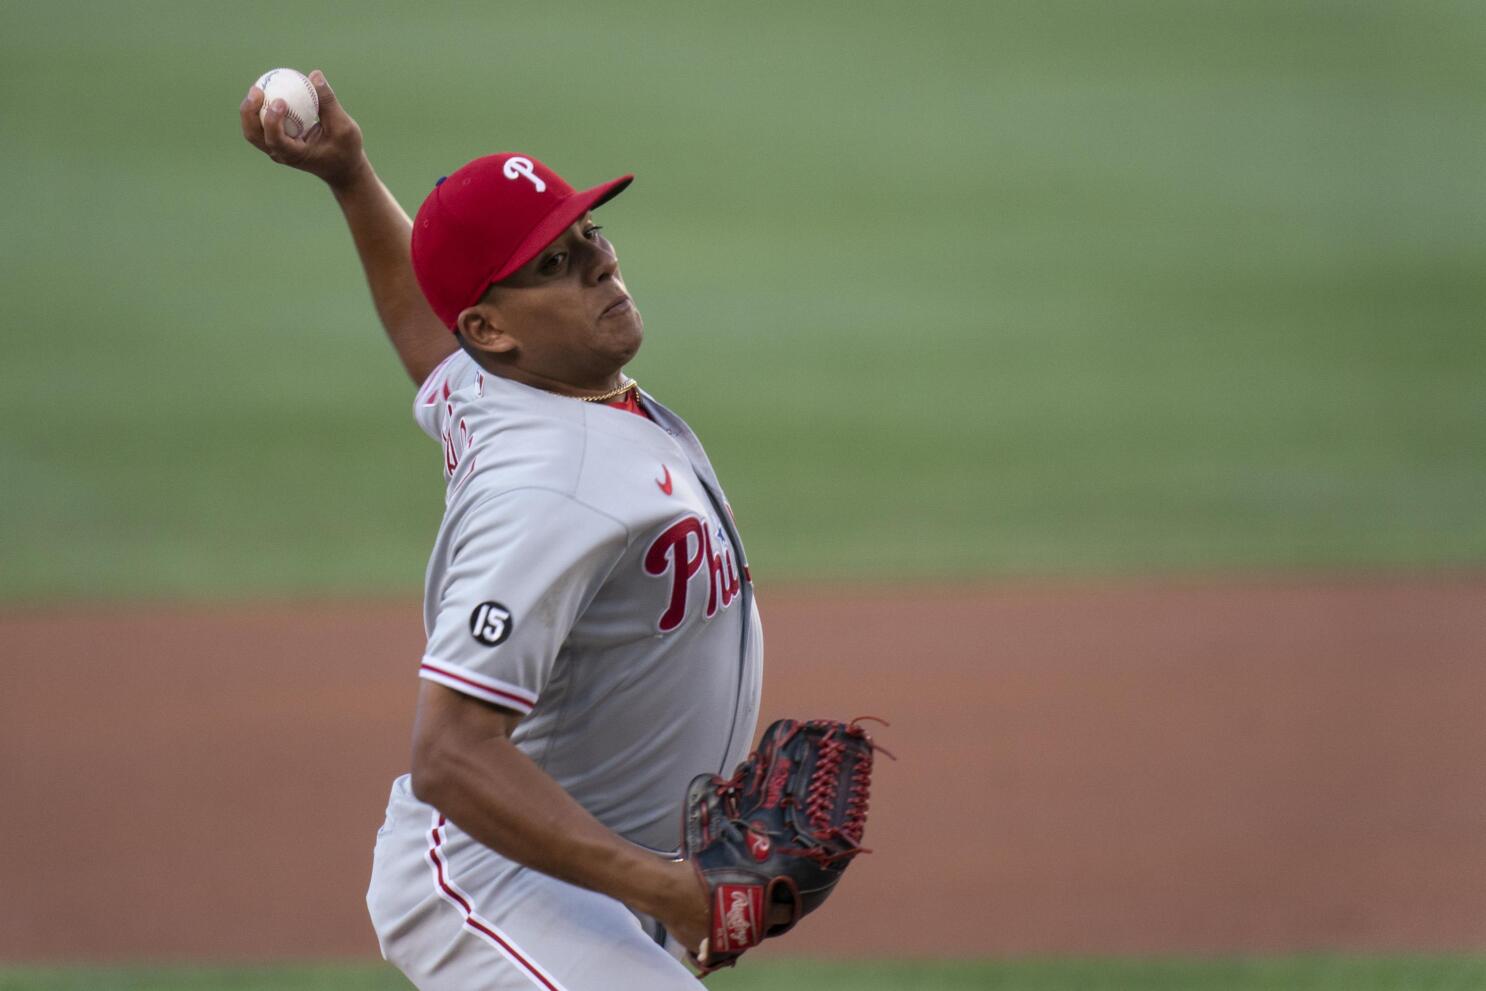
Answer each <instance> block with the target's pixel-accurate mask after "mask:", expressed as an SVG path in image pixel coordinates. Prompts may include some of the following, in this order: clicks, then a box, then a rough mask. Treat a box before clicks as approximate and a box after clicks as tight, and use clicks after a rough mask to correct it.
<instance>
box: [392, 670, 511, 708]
mask: <svg viewBox="0 0 1486 991" xmlns="http://www.w3.org/2000/svg"><path fill="white" fill-rule="evenodd" d="M418 670H419V671H432V672H433V673H434V674H436V675H438V676H439V677H441V678H449V679H452V680H454V681H458V682H462V683H463V684H466V685H469V686H470V687H471V688H478V689H479V690H480V691H482V692H489V693H490V694H491V695H499V696H500V697H501V698H506V699H510V700H511V701H512V702H515V703H516V705H517V706H518V707H519V708H520V709H521V711H522V712H530V711H531V709H532V707H533V706H534V705H536V704H537V703H536V700H535V699H525V698H522V697H521V696H520V695H517V694H516V693H515V692H508V691H505V690H504V689H500V688H491V687H490V686H489V685H482V684H480V683H479V682H478V681H475V680H474V679H473V678H466V677H465V676H464V675H462V674H455V673H454V672H453V671H449V670H446V669H444V668H441V667H436V666H435V665H432V664H429V663H428V662H427V661H424V662H423V663H422V664H420V665H418Z"/></svg>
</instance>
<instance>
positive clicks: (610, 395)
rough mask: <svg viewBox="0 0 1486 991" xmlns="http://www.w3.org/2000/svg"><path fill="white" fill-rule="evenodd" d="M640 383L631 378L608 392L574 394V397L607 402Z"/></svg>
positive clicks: (592, 401)
mask: <svg viewBox="0 0 1486 991" xmlns="http://www.w3.org/2000/svg"><path fill="white" fill-rule="evenodd" d="M639 384H640V383H638V382H636V381H635V380H634V379H630V380H629V381H628V382H626V383H624V385H621V386H620V387H619V388H617V389H610V390H609V391H608V392H606V393H604V394H603V395H601V396H574V397H573V398H574V399H581V400H583V402H585V403H606V402H608V401H609V400H611V399H617V398H618V397H620V396H622V395H624V394H625V393H626V392H629V391H630V390H631V389H633V388H634V387H635V386H637V385H639Z"/></svg>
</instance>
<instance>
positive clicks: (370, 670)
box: [0, 576, 1486, 961]
mask: <svg viewBox="0 0 1486 991" xmlns="http://www.w3.org/2000/svg"><path fill="white" fill-rule="evenodd" d="M760 600H761V604H762V607H763V611H764V617H765V628H766V635H767V640H768V675H767V685H766V690H765V705H764V712H763V717H764V722H765V723H766V722H767V720H769V719H772V718H774V717H776V716H779V715H831V716H840V717H851V716H856V715H862V714H870V715H875V716H881V717H883V718H885V719H887V720H889V721H890V722H891V723H892V726H891V727H890V728H884V729H882V730H881V731H880V732H879V733H878V734H877V735H878V738H879V739H880V740H881V742H882V743H884V744H885V745H886V746H887V747H888V748H889V749H891V750H892V751H893V752H894V753H895V754H896V755H897V756H898V758H899V759H898V761H897V762H896V763H894V762H892V761H886V760H884V761H882V763H881V764H880V766H879V770H878V773H877V777H876V782H875V784H874V795H873V803H872V817H871V820H870V822H869V826H868V830H867V841H868V845H869V846H871V847H873V848H875V850H876V852H875V853H873V854H872V855H871V856H868V857H863V858H861V859H860V860H858V861H857V863H856V864H855V865H854V866H853V867H852V869H851V871H850V872H849V873H848V875H847V877H846V878H845V880H844V881H843V882H842V885H841V888H840V889H839V891H838V893H837V894H836V896H835V897H834V898H833V900H832V901H831V902H830V904H829V905H828V906H827V907H826V908H825V909H824V910H822V911H821V912H819V913H817V914H816V915H813V916H811V917H810V918H809V919H808V920H806V921H805V922H804V923H802V924H801V926H800V927H799V929H798V930H797V931H796V933H795V934H792V935H791V936H790V937H788V938H787V939H783V940H779V941H777V942H776V943H775V944H773V945H772V946H771V947H769V948H767V952H770V953H809V954H825V955H831V954H836V955H854V956H855V955H870V956H905V955H928V954H933V955H951V956H983V955H992V954H1027V953H1167V952H1173V951H1180V952H1195V953H1207V952H1236V951H1243V952H1281V951H1300V950H1315V949H1336V950H1373V951H1377V950H1420V951H1429V950H1452V949H1475V950H1479V949H1481V948H1483V947H1486V762H1483V761H1482V760H1481V755H1482V754H1483V753H1486V720H1483V718H1482V713H1483V701H1486V576H1453V577H1437V578H1421V577H1408V578H1403V577H1396V578H1390V577H1369V578H1356V579H1338V580H1324V581H1322V580H1299V579H1295V580H1280V581H1260V580H1257V579H1256V580H1250V581H1225V582H1216V581H1190V582H1182V581H1163V582H1154V581H1152V582H1122V583H1110V584H1088V585H1074V586H1069V585H1052V584H1048V585H1035V584H1034V585H1027V584H1019V585H988V586H977V587H959V586H957V587H937V588H936V587H925V586H918V587H913V588H907V589H891V588H876V589H866V590H863V589H860V588H856V589H835V590H832V589H823V588H799V587H774V586H765V587H763V588H762V589H761V590H760ZM419 624H420V621H419V611H418V607H417V604H416V603H415V602H410V601H401V600H398V601H381V602H371V603H364V604H354V605H353V604H346V603H327V604H319V605H309V606H295V607H281V606H274V605H258V606H252V607H248V608H235V609H228V608H220V607H212V608H207V607H200V608H184V609H181V608H164V607H122V606H120V607H84V606H68V607H66V608H61V607H58V608H51V609H46V610H32V611H20V612H17V611H11V612H8V613H5V614H3V615H0V647H3V653H4V657H5V659H6V661H7V662H8V664H7V667H8V677H7V681H8V684H7V686H6V689H5V692H4V697H3V701H0V793H3V795H4V803H3V805H0V836H3V841H4V842H3V843H0V893H3V897H0V960H9V961H18V960H26V961H52V960H107V959H128V958H140V957H148V958H152V959H179V958H200V959H204V958H211V959H243V960H260V959H281V958H296V957H301V958H302V957H324V956H339V955H351V956H355V955H368V954H370V955H375V953H376V944H375V941H374V939H373V937H372V935H371V931H370V928H369V925H368V923H367V922H366V917H365V912H364V908H363V904H362V893H363V891H364V889H365V884H366V877H367V871H368V865H369V862H370V855H371V843H372V837H373V834H374V833H375V831H376V829H377V827H378V825H379V824H380V820H381V812H382V807H383V803H384V799H385V794H386V789H387V786H388V783H389V782H390V780H391V778H392V777H393V776H394V775H396V774H397V773H399V772H400V771H401V770H402V769H403V768H404V765H405V762H406V755H407V748H408V736H409V729H410V722H411V712H412V701H413V695H414V692H415V691H416V679H415V674H414V671H415V668H416V663H417V658H418V656H419V648H420V647H421V642H422V631H421V628H420V625H419ZM761 725H763V723H761Z"/></svg>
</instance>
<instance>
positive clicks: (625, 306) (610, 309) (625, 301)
mask: <svg viewBox="0 0 1486 991" xmlns="http://www.w3.org/2000/svg"><path fill="white" fill-rule="evenodd" d="M634 308H635V304H634V301H633V300H632V299H630V298H629V297H628V296H620V297H619V298H618V299H616V300H615V301H614V302H612V303H610V304H609V305H608V306H606V307H604V309H603V311H602V312H601V313H599V319H600V320H602V319H604V317H612V316H614V315H615V314H616V313H624V312H626V311H628V310H632V309H634Z"/></svg>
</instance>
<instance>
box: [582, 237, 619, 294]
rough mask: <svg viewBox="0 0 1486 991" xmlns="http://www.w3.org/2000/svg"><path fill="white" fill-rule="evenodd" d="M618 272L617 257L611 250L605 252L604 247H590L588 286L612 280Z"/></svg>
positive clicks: (596, 245)
mask: <svg viewBox="0 0 1486 991" xmlns="http://www.w3.org/2000/svg"><path fill="white" fill-rule="evenodd" d="M618 272H619V256H618V255H616V254H615V253H614V252H613V251H611V250H606V248H605V246H604V245H599V244H595V245H592V247H591V248H590V256H589V259H588V268H587V273H588V283H589V285H595V286H597V285H602V284H603V283H605V282H607V281H609V280H610V279H612V278H614V276H615V275H617V274H618Z"/></svg>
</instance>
